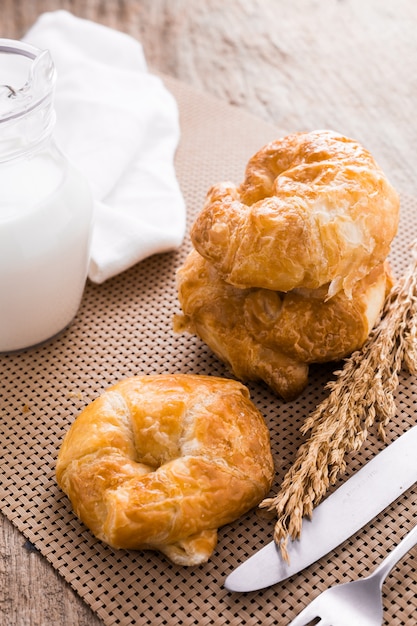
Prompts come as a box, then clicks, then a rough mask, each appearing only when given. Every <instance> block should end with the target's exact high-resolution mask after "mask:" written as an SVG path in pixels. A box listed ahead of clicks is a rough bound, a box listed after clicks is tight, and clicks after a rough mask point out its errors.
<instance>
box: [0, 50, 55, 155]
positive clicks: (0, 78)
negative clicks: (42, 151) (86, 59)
mask: <svg viewBox="0 0 417 626" xmlns="http://www.w3.org/2000/svg"><path fill="white" fill-rule="evenodd" d="M54 87H55V68H54V64H53V61H52V58H51V56H50V54H49V52H48V51H46V50H45V51H41V50H38V49H37V48H34V47H33V46H30V45H28V44H24V43H22V42H17V41H12V40H8V39H0V162H4V161H9V160H11V159H15V158H18V157H22V156H26V155H28V154H30V153H31V152H33V151H34V150H37V149H38V148H39V147H40V146H41V145H43V144H44V143H45V142H46V141H48V139H49V138H50V137H51V134H52V130H53V127H54V124H55V110H54Z"/></svg>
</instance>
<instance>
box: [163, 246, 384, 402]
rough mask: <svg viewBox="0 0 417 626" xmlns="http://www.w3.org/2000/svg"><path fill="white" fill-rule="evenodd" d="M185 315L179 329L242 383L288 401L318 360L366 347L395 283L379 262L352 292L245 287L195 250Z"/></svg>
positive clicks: (188, 268)
mask: <svg viewBox="0 0 417 626" xmlns="http://www.w3.org/2000/svg"><path fill="white" fill-rule="evenodd" d="M177 283H178V296H179V301H180V304H181V308H182V311H183V314H182V315H180V316H177V317H176V319H175V323H174V327H175V330H176V331H177V332H184V331H188V332H191V333H194V334H196V335H198V336H199V337H200V338H201V339H202V340H203V341H204V342H205V343H206V344H207V345H208V346H209V347H210V348H211V349H212V350H213V352H214V353H215V354H216V355H217V356H218V357H219V358H220V359H221V360H222V361H224V362H225V363H226V364H227V365H228V366H229V368H230V369H231V371H232V372H233V374H234V375H235V376H236V377H237V378H239V379H240V380H243V381H247V380H259V379H260V380H264V381H265V382H266V383H267V384H268V385H270V386H271V387H272V388H273V389H274V391H276V392H277V393H278V394H279V395H280V396H282V397H283V398H284V399H285V400H290V399H293V398H295V397H296V396H297V395H299V393H300V392H301V391H302V390H303V388H304V387H305V385H306V384H307V380H308V365H309V364H311V363H319V362H327V361H335V360H339V359H341V358H342V357H344V356H346V355H348V354H350V353H351V352H353V351H354V350H356V349H358V348H360V347H361V346H362V344H363V343H364V342H365V340H366V338H367V337H368V334H369V332H370V330H371V329H372V327H373V326H374V324H375V323H376V322H377V320H378V319H379V315H380V312H381V309H382V306H383V303H384V300H385V297H386V294H387V292H388V290H389V289H390V288H391V286H392V280H391V275H390V273H389V271H388V268H387V265H386V264H385V265H384V264H380V265H379V266H377V267H376V268H374V269H373V270H372V272H371V273H370V274H368V275H367V276H366V277H365V278H363V279H362V280H360V281H359V282H357V283H356V285H355V288H354V290H353V293H352V297H351V298H348V297H347V296H346V295H345V294H344V293H343V292H340V293H339V294H337V295H336V296H334V297H333V298H331V299H330V300H328V299H326V295H327V286H323V287H322V288H321V289H317V290H307V289H304V290H295V291H292V292H290V293H284V292H277V291H271V290H268V289H260V288H253V289H238V288H236V287H234V286H232V285H230V284H228V283H226V282H225V281H224V280H222V279H221V278H220V276H219V274H218V273H217V271H216V270H215V268H214V267H213V266H212V265H211V264H210V263H208V262H207V261H206V260H205V259H203V258H202V257H201V256H200V255H199V254H198V253H197V252H196V251H195V250H192V251H191V252H190V254H189V255H188V257H187V259H186V261H185V263H184V265H183V266H182V267H181V268H180V269H179V271H178V273H177Z"/></svg>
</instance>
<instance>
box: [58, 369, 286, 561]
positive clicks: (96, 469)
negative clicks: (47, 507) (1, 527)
mask: <svg viewBox="0 0 417 626" xmlns="http://www.w3.org/2000/svg"><path fill="white" fill-rule="evenodd" d="M273 473H274V468H273V461H272V455H271V448H270V440H269V431H268V429H267V427H266V424H265V422H264V419H263V417H262V415H261V413H260V412H259V411H258V409H257V408H256V407H255V406H254V404H253V403H252V402H251V400H250V397H249V392H248V389H247V388H246V387H244V386H243V385H242V384H241V383H239V382H237V381H233V380H228V379H221V378H216V377H209V376H197V375H186V374H176V375H162V374H161V375H154V376H137V377H132V378H128V379H126V380H123V381H120V382H119V383H117V384H115V385H114V386H112V387H111V388H110V389H108V390H107V391H105V392H104V393H103V394H102V395H101V396H100V397H99V398H97V399H96V400H94V402H92V403H91V404H90V405H88V406H87V407H86V408H85V409H84V410H83V411H82V412H81V413H80V414H79V416H78V417H77V418H76V420H75V421H74V423H73V424H72V426H71V427H70V429H69V431H68V432H67V434H66V435H65V438H64V440H63V443H62V445H61V448H60V451H59V455H58V460H57V465H56V476H57V481H58V484H59V485H60V486H61V488H62V490H63V491H64V492H65V493H66V494H67V495H68V496H69V498H70V500H71V503H72V506H73V508H74V511H75V513H76V514H77V515H78V517H79V518H80V519H81V520H82V521H83V522H84V523H85V524H86V526H88V527H89V528H90V530H91V531H92V532H93V533H94V535H95V536H96V537H98V538H99V539H100V540H102V541H104V542H106V543H107V544H109V545H111V546H113V547H115V548H126V549H153V550H159V551H160V552H162V553H163V554H165V555H166V556H167V557H168V558H169V559H171V560H172V561H173V562H174V563H177V564H179V565H198V564H200V563H204V562H205V561H207V560H208V559H209V557H210V555H211V554H212V552H213V550H214V548H215V546H216V541H217V529H218V528H219V527H220V526H222V525H224V524H227V523H229V522H231V521H233V520H235V519H237V518H238V517H239V516H240V515H242V514H243V513H245V512H246V511H248V510H249V509H250V508H252V507H254V506H256V505H257V504H258V503H259V502H260V501H261V500H262V499H263V498H264V497H265V495H266V494H267V493H268V491H269V489H270V486H271V483H272V478H273Z"/></svg>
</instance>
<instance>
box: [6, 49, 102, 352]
mask: <svg viewBox="0 0 417 626" xmlns="http://www.w3.org/2000/svg"><path fill="white" fill-rule="evenodd" d="M54 84H55V68H54V64H53V61H52V58H51V56H50V54H49V52H48V51H41V50H38V49H36V48H34V47H32V46H29V45H27V44H24V43H21V42H17V41H11V40H7V39H0V352H8V351H13V350H19V349H22V348H27V347H31V346H34V345H36V344H39V343H41V342H44V341H45V340H47V339H49V338H51V337H54V336H55V335H56V334H57V333H59V332H60V331H62V330H63V329H64V328H66V327H67V326H68V324H69V323H70V322H71V321H72V320H73V318H74V316H75V314H76V312H77V310H78V308H79V305H80V302H81V298H82V294H83V291H84V286H85V282H86V277H87V268H88V261H89V245H90V234H91V223H92V211H93V208H92V198H91V195H90V190H89V187H88V184H87V182H86V181H85V180H84V178H83V177H82V176H81V175H80V174H79V173H78V172H77V171H76V170H75V169H74V167H73V166H72V165H71V164H70V163H69V162H68V160H67V159H66V158H65V156H64V155H63V154H62V153H61V151H60V150H59V148H58V147H57V146H56V144H55V143H54V140H53V136H52V133H53V128H54V124H55V112H54V102H53V100H54Z"/></svg>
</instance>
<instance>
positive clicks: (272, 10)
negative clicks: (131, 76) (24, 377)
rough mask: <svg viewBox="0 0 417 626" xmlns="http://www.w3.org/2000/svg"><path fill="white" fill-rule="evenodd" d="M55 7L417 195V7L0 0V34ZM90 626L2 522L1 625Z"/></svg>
mask: <svg viewBox="0 0 417 626" xmlns="http://www.w3.org/2000/svg"><path fill="white" fill-rule="evenodd" d="M56 9H66V10H69V11H71V12H73V13H74V14H75V15H78V16H80V17H85V18H88V19H91V20H95V21H97V22H100V23H103V24H106V25H108V26H111V27H113V28H117V29H119V30H122V31H124V32H126V33H128V34H130V35H132V36H133V37H135V38H137V39H138V40H140V41H141V42H142V44H143V47H144V51H145V55H146V58H147V60H148V63H149V66H150V68H151V69H155V70H157V71H160V72H163V73H165V74H168V75H171V76H174V77H176V78H179V79H180V80H182V81H184V82H186V83H188V84H190V85H193V86H195V87H196V88H197V89H199V90H201V91H203V92H206V93H210V94H213V95H215V96H216V97H218V98H219V99H221V100H224V101H227V102H229V103H232V104H235V105H237V106H239V107H243V108H245V109H247V110H248V111H250V112H252V113H254V114H255V115H258V116H260V117H262V118H264V119H265V120H267V121H269V122H272V123H273V124H275V125H276V126H277V132H281V131H282V132H292V131H297V130H312V129H315V128H333V129H335V130H338V131H340V132H343V133H345V134H346V135H349V136H352V137H354V138H356V139H358V140H359V141H361V142H362V143H364V144H365V145H366V147H368V148H369V149H370V150H371V151H372V152H373V154H374V156H375V157H376V159H377V161H378V162H379V163H380V165H381V166H382V167H383V169H384V170H385V171H386V172H387V174H388V175H389V177H390V179H391V181H392V182H393V183H394V185H396V187H397V188H398V190H399V191H400V192H404V193H408V194H411V195H415V194H417V183H416V172H415V171H416V167H415V163H416V146H417V123H416V105H417V36H416V30H417V3H416V2H415V0H396V1H395V2H393V1H392V0H228V1H227V2H225V1H224V0H203V1H199V2H196V1H195V0H194V1H193V0H108V1H107V0H66V1H62V2H59V1H58V0H0V36H1V37H7V38H12V39H13V38H14V39H18V38H19V37H21V36H22V35H23V34H24V33H25V32H26V30H27V29H28V28H29V27H30V26H31V24H32V23H33V22H34V21H35V20H36V18H37V16H38V15H39V14H41V13H43V12H45V11H52V10H56ZM0 193H1V190H0ZM87 624H88V626H97V625H98V624H101V621H100V620H99V619H98V618H97V617H96V616H95V615H94V614H93V613H92V611H91V610H90V609H89V608H88V607H87V606H86V605H85V604H84V603H83V601H82V600H80V599H79V598H78V596H77V595H76V594H75V593H74V592H73V591H72V589H71V588H70V587H69V586H68V585H67V584H66V583H64V582H63V580H62V579H61V577H60V576H59V574H57V573H56V572H55V571H54V570H53V569H52V567H50V565H49V564H48V563H47V562H46V560H45V559H43V557H41V556H40V555H39V554H38V553H37V552H36V550H34V549H33V547H32V546H31V545H30V544H29V543H28V542H26V540H25V538H24V537H23V536H22V535H21V534H20V533H19V532H18V531H17V530H16V529H15V528H14V527H13V526H12V524H11V523H10V522H9V521H8V520H6V519H4V518H1V524H0V625H1V626H32V625H36V626H44V625H48V626H49V625H53V626H64V625H65V626H75V625H80V626H84V625H85V626H87Z"/></svg>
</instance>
